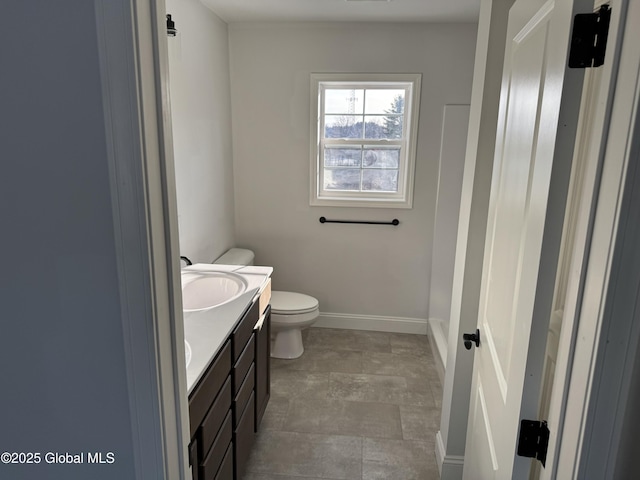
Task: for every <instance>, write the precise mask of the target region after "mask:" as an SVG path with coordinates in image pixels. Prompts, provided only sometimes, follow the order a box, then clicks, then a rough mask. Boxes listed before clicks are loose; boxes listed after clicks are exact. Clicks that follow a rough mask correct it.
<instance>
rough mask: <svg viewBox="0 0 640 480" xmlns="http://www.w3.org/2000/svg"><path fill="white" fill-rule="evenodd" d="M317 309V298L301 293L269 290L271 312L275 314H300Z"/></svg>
mask: <svg viewBox="0 0 640 480" xmlns="http://www.w3.org/2000/svg"><path fill="white" fill-rule="evenodd" d="M317 309H318V300H316V299H315V298H313V297H311V296H309V295H305V294H303V293H294V292H279V291H272V292H271V312H272V313H274V314H276V315H302V314H305V313H311V312H313V311H315V310H317Z"/></svg>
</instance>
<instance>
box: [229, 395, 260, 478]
mask: <svg viewBox="0 0 640 480" xmlns="http://www.w3.org/2000/svg"><path fill="white" fill-rule="evenodd" d="M254 409H255V396H254V394H253V393H252V394H251V398H250V399H249V403H248V404H247V408H245V409H244V412H243V413H242V417H240V421H239V422H238V426H237V428H236V429H235V432H234V433H233V448H234V450H235V455H234V458H235V471H236V475H235V478H236V480H240V479H241V478H243V477H244V474H245V471H246V469H247V462H248V460H249V455H251V447H253V441H254V439H255V433H254V425H255V423H254V420H255V416H254Z"/></svg>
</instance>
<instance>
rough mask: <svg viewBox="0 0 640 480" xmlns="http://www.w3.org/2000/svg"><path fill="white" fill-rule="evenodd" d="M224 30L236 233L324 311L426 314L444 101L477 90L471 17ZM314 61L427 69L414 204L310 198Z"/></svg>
mask: <svg viewBox="0 0 640 480" xmlns="http://www.w3.org/2000/svg"><path fill="white" fill-rule="evenodd" d="M229 34H230V52H231V94H232V97H231V98H232V111H233V115H232V116H233V149H234V179H235V202H236V204H235V205H236V233H237V239H238V244H240V245H242V246H246V247H250V248H252V249H253V250H254V251H255V252H256V257H257V262H258V263H261V264H268V265H273V266H274V267H275V272H274V288H277V289H291V290H294V291H301V292H305V293H308V294H311V295H314V296H316V297H317V298H318V299H319V301H320V308H321V311H323V312H330V313H340V314H355V315H369V316H371V315H374V316H375V315H378V316H385V317H405V318H413V319H422V320H423V321H424V322H426V318H427V315H428V307H429V305H428V304H429V300H428V296H429V295H428V294H429V279H430V270H431V249H432V241H433V225H434V215H435V206H436V191H437V181H438V160H439V155H440V138H441V129H442V111H443V106H444V105H445V104H464V103H469V101H470V95H471V81H472V73H473V58H474V46H475V36H476V26H475V25H465V24H462V25H455V24H451V25H427V24H403V25H395V24H372V23H369V24H350V23H336V24H234V25H231V26H230V27H229ZM311 72H385V73H386V72H414V73H415V72H417V73H422V74H423V78H422V98H421V112H420V125H419V136H418V157H417V167H416V185H415V198H414V207H413V209H411V210H384V209H364V208H360V209H357V208H335V207H334V208H328V207H310V206H309V164H310V145H309V130H310V127H309V105H310V98H309V83H310V82H309V74H310V73H311ZM464 141H465V139H461V142H464ZM320 216H326V217H327V218H341V219H355V220H391V219H393V218H398V219H399V220H400V222H401V223H400V226H399V227H388V226H368V225H335V224H325V225H321V224H320V223H319V222H318V218H319V217H320ZM425 331H426V325H425Z"/></svg>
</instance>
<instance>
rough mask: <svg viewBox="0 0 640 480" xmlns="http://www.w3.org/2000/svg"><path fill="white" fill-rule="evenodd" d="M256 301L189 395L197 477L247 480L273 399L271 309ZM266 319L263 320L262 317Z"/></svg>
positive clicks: (202, 479)
mask: <svg viewBox="0 0 640 480" xmlns="http://www.w3.org/2000/svg"><path fill="white" fill-rule="evenodd" d="M259 305H260V302H258V301H255V302H254V303H253V304H252V305H251V306H250V308H249V309H248V310H247V312H246V313H245V314H244V316H243V317H242V320H240V321H239V322H238V324H237V325H236V327H235V328H234V330H233V332H232V333H231V335H230V337H229V339H228V340H227V342H226V343H225V344H224V346H223V347H222V348H221V349H220V352H219V353H218V354H217V355H216V357H215V359H214V360H213V362H211V365H210V366H209V367H208V368H207V371H206V372H205V374H204V375H203V376H202V378H201V380H200V382H199V383H198V385H197V386H196V387H195V388H194V390H193V392H192V393H191V395H190V396H189V423H190V427H191V444H190V446H189V457H190V458H189V460H190V462H191V466H192V473H193V478H194V480H241V479H242V477H243V476H244V472H245V468H246V464H247V461H248V459H249V455H250V454H251V447H252V446H253V442H254V439H255V434H256V432H257V430H258V425H259V423H260V420H261V419H262V415H263V414H264V410H265V408H266V405H267V402H268V401H269V390H270V387H269V383H270V378H269V357H270V354H271V351H270V350H271V340H270V329H271V327H270V325H271V322H270V312H271V308H270V307H269V306H268V305H267V307H266V309H265V311H264V316H261V315H260V314H261V312H260V306H259ZM258 320H260V321H258Z"/></svg>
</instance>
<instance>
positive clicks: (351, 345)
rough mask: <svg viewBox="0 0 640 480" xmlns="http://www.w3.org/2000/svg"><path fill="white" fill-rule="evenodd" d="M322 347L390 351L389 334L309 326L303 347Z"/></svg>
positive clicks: (335, 349) (340, 349) (354, 350)
mask: <svg viewBox="0 0 640 480" xmlns="http://www.w3.org/2000/svg"><path fill="white" fill-rule="evenodd" d="M306 348H309V349H315V348H322V349H324V350H326V349H330V350H334V351H344V350H346V351H351V352H389V353H390V352H391V342H390V334H389V333H384V332H367V331H362V330H336V329H332V328H310V329H309V333H308V334H307V339H306V343H305V349H306Z"/></svg>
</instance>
